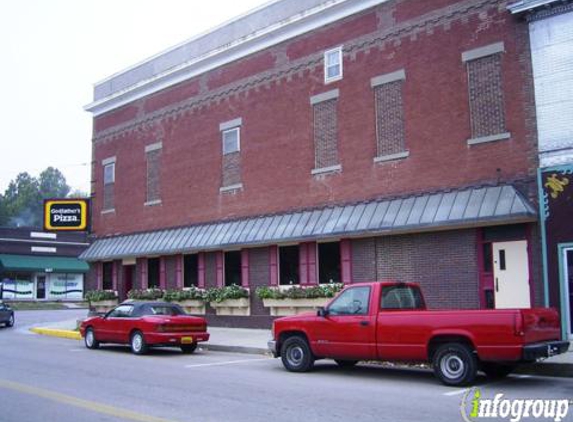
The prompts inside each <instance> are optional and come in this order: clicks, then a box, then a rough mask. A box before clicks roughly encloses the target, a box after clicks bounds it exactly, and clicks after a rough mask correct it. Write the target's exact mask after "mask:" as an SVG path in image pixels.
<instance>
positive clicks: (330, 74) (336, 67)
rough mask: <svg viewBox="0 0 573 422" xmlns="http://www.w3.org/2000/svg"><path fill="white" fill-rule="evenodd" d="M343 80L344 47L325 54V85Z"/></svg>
mask: <svg viewBox="0 0 573 422" xmlns="http://www.w3.org/2000/svg"><path fill="white" fill-rule="evenodd" d="M339 79H342V46H341V47H336V48H333V49H332V50H328V51H326V52H325V53H324V83H329V82H334V81H337V80H339Z"/></svg>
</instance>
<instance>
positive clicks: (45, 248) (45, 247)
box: [30, 246, 58, 253]
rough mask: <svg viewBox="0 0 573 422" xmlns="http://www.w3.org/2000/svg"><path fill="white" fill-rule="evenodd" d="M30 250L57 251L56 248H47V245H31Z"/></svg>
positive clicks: (41, 251)
mask: <svg viewBox="0 0 573 422" xmlns="http://www.w3.org/2000/svg"><path fill="white" fill-rule="evenodd" d="M30 251H32V252H40V253H56V252H58V248H49V247H47V246H32V247H31V248H30Z"/></svg>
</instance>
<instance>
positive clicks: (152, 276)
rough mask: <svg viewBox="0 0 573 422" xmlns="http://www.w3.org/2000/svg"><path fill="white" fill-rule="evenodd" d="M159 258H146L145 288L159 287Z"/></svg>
mask: <svg viewBox="0 0 573 422" xmlns="http://www.w3.org/2000/svg"><path fill="white" fill-rule="evenodd" d="M159 273H160V268H159V258H149V259H148V260H147V288H149V289H151V288H159V284H160V282H159Z"/></svg>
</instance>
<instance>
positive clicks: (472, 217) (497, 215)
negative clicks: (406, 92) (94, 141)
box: [80, 186, 537, 261]
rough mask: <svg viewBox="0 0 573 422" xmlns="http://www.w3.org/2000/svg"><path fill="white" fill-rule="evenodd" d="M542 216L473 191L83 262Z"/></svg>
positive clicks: (220, 232)
mask: <svg viewBox="0 0 573 422" xmlns="http://www.w3.org/2000/svg"><path fill="white" fill-rule="evenodd" d="M536 215H537V213H536V211H535V208H534V207H533V206H532V205H531V204H529V203H528V201H527V200H526V199H525V198H524V197H523V196H522V195H521V194H520V193H519V192H518V191H517V190H516V189H515V188H514V187H513V186H495V187H480V188H469V189H465V190H458V191H451V192H441V193H433V194H427V195H419V196H410V197H405V198H398V199H386V200H375V201H369V202H362V203H356V204H349V205H340V206H332V207H324V208H317V209H313V210H305V211H299V212H290V213H284V214H274V215H268V216H260V217H251V218H244V219H240V220H234V221H222V222H214V223H212V224H199V225H193V226H189V227H182V228H176V229H166V230H158V231H153V232H147V233H138V234H132V235H124V236H117V237H109V238H102V239H98V240H96V241H95V242H94V243H93V244H92V245H91V246H90V247H89V248H88V249H87V250H86V251H84V253H83V254H82V255H81V256H80V258H81V259H85V260H87V261H99V260H107V259H117V258H134V257H140V256H141V257H143V256H150V255H170V254H177V253H187V252H189V253H192V252H199V251H209V250H219V249H226V248H232V247H233V248H234V247H248V246H257V245H268V244H280V243H286V242H297V241H312V240H317V239H329V238H340V237H360V236H372V235H391V234H398V233H406V232H420V231H429V230H445V229H452V228H461V227H476V226H487V225H494V224H513V223H522V222H531V221H536V219H537V217H536Z"/></svg>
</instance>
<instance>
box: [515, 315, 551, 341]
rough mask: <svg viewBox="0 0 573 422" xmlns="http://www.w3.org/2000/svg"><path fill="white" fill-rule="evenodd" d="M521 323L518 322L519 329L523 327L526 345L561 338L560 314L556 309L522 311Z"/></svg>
mask: <svg viewBox="0 0 573 422" xmlns="http://www.w3.org/2000/svg"><path fill="white" fill-rule="evenodd" d="M520 314H521V321H516V323H517V324H516V325H517V327H519V326H520V325H521V327H522V328H521V331H522V332H523V340H524V343H525V344H531V343H539V342H542V341H548V340H559V339H560V338H561V327H560V323H559V314H558V313H557V311H556V310H555V309H549V308H533V309H522V310H520Z"/></svg>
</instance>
